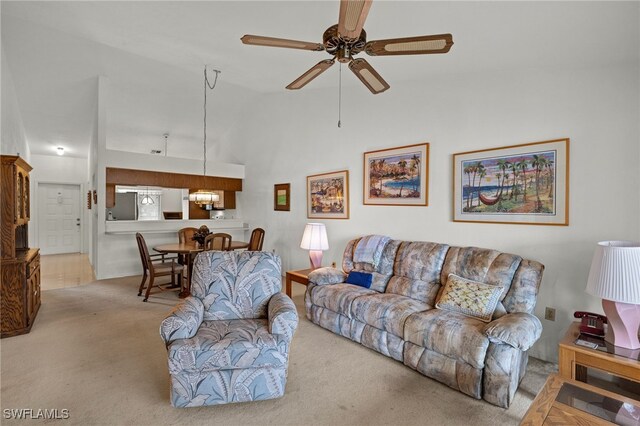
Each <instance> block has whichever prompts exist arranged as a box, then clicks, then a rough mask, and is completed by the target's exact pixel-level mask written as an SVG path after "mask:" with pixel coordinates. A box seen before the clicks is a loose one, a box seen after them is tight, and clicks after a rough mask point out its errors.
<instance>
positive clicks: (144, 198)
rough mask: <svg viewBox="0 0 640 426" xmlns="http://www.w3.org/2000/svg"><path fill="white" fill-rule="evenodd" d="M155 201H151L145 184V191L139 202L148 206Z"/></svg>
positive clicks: (151, 198)
mask: <svg viewBox="0 0 640 426" xmlns="http://www.w3.org/2000/svg"><path fill="white" fill-rule="evenodd" d="M155 203H156V202H155V201H153V197H152V196H151V195H149V187H148V186H147V193H146V194H145V195H143V196H142V199H141V200H140V204H142V205H143V206H149V205H151V204H155Z"/></svg>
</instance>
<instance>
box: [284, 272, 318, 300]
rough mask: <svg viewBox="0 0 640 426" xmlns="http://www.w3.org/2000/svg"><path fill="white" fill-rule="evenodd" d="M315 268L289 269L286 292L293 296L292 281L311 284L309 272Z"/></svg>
mask: <svg viewBox="0 0 640 426" xmlns="http://www.w3.org/2000/svg"><path fill="white" fill-rule="evenodd" d="M313 270H314V269H313V268H309V269H298V270H295V271H287V274H286V293H287V296H289V297H291V283H292V282H294V281H295V282H297V283H299V284H302V285H305V286H306V285H309V273H310V272H311V271H313Z"/></svg>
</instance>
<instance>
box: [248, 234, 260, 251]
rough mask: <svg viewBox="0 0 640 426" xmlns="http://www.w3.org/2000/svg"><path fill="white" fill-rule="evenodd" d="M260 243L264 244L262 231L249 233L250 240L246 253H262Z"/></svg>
mask: <svg viewBox="0 0 640 426" xmlns="http://www.w3.org/2000/svg"><path fill="white" fill-rule="evenodd" d="M262 243H264V229H262V228H256V229H254V230H253V231H251V239H250V240H249V247H248V248H247V250H248V251H262Z"/></svg>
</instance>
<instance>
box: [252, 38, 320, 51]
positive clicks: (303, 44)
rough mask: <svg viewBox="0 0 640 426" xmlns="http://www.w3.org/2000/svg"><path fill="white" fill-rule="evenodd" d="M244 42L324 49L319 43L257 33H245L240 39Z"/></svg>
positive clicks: (293, 47)
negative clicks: (264, 35) (258, 34)
mask: <svg viewBox="0 0 640 426" xmlns="http://www.w3.org/2000/svg"><path fill="white" fill-rule="evenodd" d="M240 40H242V42H243V43H244V44H252V45H255V46H268V47H285V48H289V49H302V50H318V51H319V50H324V46H323V45H322V44H320V43H310V42H308V41H299V40H289V39H286V38H275V37H263V36H257V35H251V34H246V35H244V36H242V38H241V39H240Z"/></svg>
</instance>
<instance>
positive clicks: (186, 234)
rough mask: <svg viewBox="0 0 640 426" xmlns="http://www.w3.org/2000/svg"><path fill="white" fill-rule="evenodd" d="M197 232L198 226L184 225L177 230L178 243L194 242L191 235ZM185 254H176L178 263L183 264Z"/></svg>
mask: <svg viewBox="0 0 640 426" xmlns="http://www.w3.org/2000/svg"><path fill="white" fill-rule="evenodd" d="M196 232H198V228H193V227H186V228H182V229H180V230H179V231H178V242H179V243H180V244H195V241H193V235H194V234H195V233H196ZM185 258H186V256H185V255H183V254H179V255H178V263H179V264H181V265H184V264H185Z"/></svg>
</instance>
